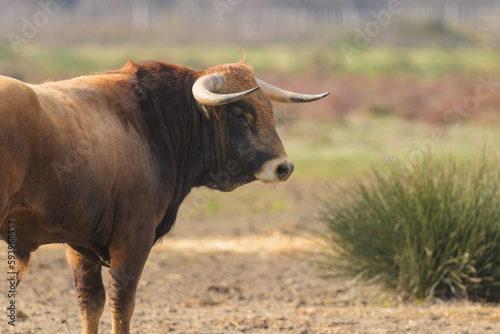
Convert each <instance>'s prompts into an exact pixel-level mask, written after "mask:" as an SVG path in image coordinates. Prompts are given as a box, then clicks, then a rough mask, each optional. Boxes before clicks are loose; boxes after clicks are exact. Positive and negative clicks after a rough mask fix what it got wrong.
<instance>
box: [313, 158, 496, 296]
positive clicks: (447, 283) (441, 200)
mask: <svg viewBox="0 0 500 334" xmlns="http://www.w3.org/2000/svg"><path fill="white" fill-rule="evenodd" d="M488 155H490V154H489V153H488ZM499 162H500V161H499V160H498V156H496V155H494V157H490V158H488V159H485V157H484V156H483V158H480V159H477V158H476V159H474V160H469V161H467V162H464V161H461V162H458V161H457V160H455V159H453V158H443V157H441V158H437V156H435V155H426V156H425V158H423V159H421V160H420V161H419V162H418V163H414V164H410V163H407V162H405V163H400V164H398V163H395V164H391V165H390V166H389V169H388V170H387V171H386V172H383V173H382V172H379V171H377V170H374V171H373V172H371V173H370V174H369V175H367V177H366V178H365V179H364V180H362V181H357V182H355V184H352V185H351V186H350V187H349V189H347V190H343V191H342V192H340V193H337V194H335V195H332V196H331V197H330V198H328V199H327V200H326V201H325V203H324V209H323V212H322V215H321V219H322V221H323V222H324V223H325V224H326V226H327V227H328V229H329V234H328V235H327V237H326V238H327V239H328V242H329V244H330V245H331V247H332V249H333V253H334V255H333V257H332V259H331V261H330V262H329V263H328V265H329V266H330V268H335V269H340V270H341V272H342V273H343V274H348V275H352V276H358V277H360V276H362V277H364V278H365V279H368V280H377V281H379V282H381V283H382V284H384V285H386V286H388V287H390V288H392V289H395V290H396V291H398V292H399V293H400V294H401V295H403V296H405V297H410V298H413V299H416V300H423V299H428V298H432V297H440V298H451V297H455V298H459V299H468V300H481V301H482V300H493V301H498V300H499V299H500V257H499V254H500V225H499V224H498V222H499V221H500V171H499V170H498V164H499Z"/></svg>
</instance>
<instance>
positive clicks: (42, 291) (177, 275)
mask: <svg viewBox="0 0 500 334" xmlns="http://www.w3.org/2000/svg"><path fill="white" fill-rule="evenodd" d="M260 189H261V188H259V186H250V187H249V188H248V189H247V190H245V191H243V192H241V193H238V194H237V195H236V198H240V199H241V198H245V196H247V195H248V194H251V193H253V192H257V193H258V192H259V191H261V190H260ZM296 189H301V191H300V192H298V193H300V194H301V195H300V196H299V195H293V196H291V198H290V201H291V202H292V203H295V204H294V205H296V206H298V205H299V203H301V198H303V196H304V192H306V195H307V191H308V190H307V187H306V188H304V187H299V185H297V184H295V185H294V184H293V183H291V184H290V185H288V186H286V187H285V188H283V189H282V190H279V189H276V190H274V189H273V190H272V191H270V193H272V192H274V194H273V195H272V196H276V194H278V195H279V194H280V191H283V192H291V193H294V191H295V190H296ZM311 189H314V187H311ZM311 191H312V190H311ZM195 195H196V194H195ZM221 196H223V197H218V198H219V200H220V201H221V202H225V201H226V197H224V196H226V195H221ZM228 196H230V195H228ZM259 196H260V195H259ZM262 196H264V195H262ZM228 198H229V197H228ZM189 203H191V205H192V202H189V201H188V203H187V204H188V205H189ZM252 203H255V202H252ZM248 205H249V206H251V205H250V204H248ZM252 205H253V204H252ZM260 205H261V204H258V205H257V207H259V206H260ZM232 206H233V205H232V203H230V205H229V206H228V208H227V209H226V208H221V209H220V210H219V211H218V212H217V213H215V214H210V213H208V212H207V211H203V210H201V209H200V215H201V216H203V217H205V218H199V219H195V218H193V219H188V220H186V221H184V222H183V224H182V225H179V226H177V228H176V230H175V232H174V233H173V234H172V235H170V236H168V237H167V238H165V239H164V240H163V242H162V243H161V244H160V245H157V246H155V248H154V249H153V251H152V253H151V255H150V257H149V260H148V263H147V264H146V268H145V270H144V273H143V275H142V279H141V282H140V286H139V290H138V292H137V300H136V309H135V313H134V317H133V319H132V333H167V332H173V333H281V332H284V333H303V334H306V333H438V332H439V333H499V332H500V308H499V307H498V306H497V305H481V304H469V303H444V302H435V303H432V304H425V305H418V306H417V305H413V304H409V305H404V304H402V303H400V302H398V301H397V299H396V298H395V297H394V296H392V295H390V294H389V293H385V292H384V291H382V290H381V289H380V288H378V287H377V286H370V285H362V284H359V282H355V281H346V280H342V279H339V278H325V277H324V274H325V273H324V272H322V271H321V270H320V269H318V267H317V266H316V264H317V261H318V260H319V259H320V258H321V252H320V250H321V248H320V244H319V243H318V241H317V240H315V239H312V238H311V237H310V236H309V235H307V234H304V233H302V230H303V228H300V226H301V224H302V223H303V220H304V219H305V218H304V216H303V215H300V214H298V212H297V210H289V211H287V210H275V211H273V210H271V211H267V210H262V211H259V210H257V209H255V210H254V209H252V210H249V212H241V214H242V215H244V217H247V220H245V219H243V218H241V219H240V223H238V224H236V223H234V220H235V219H234V215H233V216H232V217H233V218H232V219H231V220H232V221H233V224H232V225H231V224H230V222H229V220H228V219H227V218H226V219H225V218H224V217H229V213H228V212H229V211H230V210H231V207H232ZM228 210H229V211H228ZM302 210H305V211H307V209H301V210H300V211H302ZM192 217H195V216H194V215H193V216H192ZM242 217H243V216H242ZM250 217H252V218H250ZM297 217H298V218H297ZM301 217H302V218H301ZM255 220H257V221H266V222H269V223H267V224H260V225H257V226H256V225H255ZM197 224H198V225H197ZM195 226H198V228H194V227H195ZM291 226H292V227H291ZM6 254H7V250H6V247H5V245H4V244H3V243H2V244H1V246H0V264H5V270H4V269H2V270H3V271H4V272H5V271H6V266H7V265H6ZM104 276H105V279H106V280H107V271H105V273H104ZM4 277H5V279H4ZM4 277H2V279H1V284H0V308H1V309H2V310H3V311H0V333H37V334H38V333H47V334H48V333H50V334H53V333H78V332H79V331H80V330H81V323H80V314H79V310H78V306H77V301H76V294H75V290H74V287H73V279H72V276H71V273H70V270H69V268H68V265H67V263H66V259H65V256H64V247H63V246H61V245H51V246H44V247H41V248H40V249H39V250H38V251H37V252H35V253H34V254H33V258H32V261H31V267H30V271H29V272H28V274H26V276H25V277H24V278H23V282H22V284H21V285H20V286H19V288H18V290H17V294H16V308H17V311H18V313H17V320H16V326H15V327H12V326H9V325H8V318H7V310H6V307H7V306H8V301H9V299H8V298H7V291H8V282H7V280H6V279H7V274H4ZM100 328H101V332H102V333H108V332H110V329H111V324H110V312H109V307H108V306H107V307H106V309H105V312H104V314H103V317H102V318H101V327H100Z"/></svg>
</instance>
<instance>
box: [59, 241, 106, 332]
mask: <svg viewBox="0 0 500 334" xmlns="http://www.w3.org/2000/svg"><path fill="white" fill-rule="evenodd" d="M66 256H67V257H68V261H69V265H70V267H71V270H72V271H73V276H74V278H75V287H76V292H77V295H78V305H79V306H80V312H81V314H82V323H83V324H82V326H83V330H82V332H83V333H84V334H94V333H97V332H98V327H99V319H100V318H101V315H102V311H103V309H104V304H105V302H106V291H105V290H104V285H103V284H102V275H101V265H99V264H98V263H96V262H93V261H90V260H88V259H87V258H86V257H84V256H83V255H81V254H80V253H78V252H77V251H75V250H74V249H73V248H71V247H70V246H66Z"/></svg>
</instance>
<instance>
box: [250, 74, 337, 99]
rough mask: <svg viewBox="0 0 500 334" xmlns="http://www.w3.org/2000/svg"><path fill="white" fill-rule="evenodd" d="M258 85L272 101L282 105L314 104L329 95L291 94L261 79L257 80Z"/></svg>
mask: <svg viewBox="0 0 500 334" xmlns="http://www.w3.org/2000/svg"><path fill="white" fill-rule="evenodd" d="M256 80H257V83H258V84H259V86H260V88H262V90H263V91H264V93H266V94H267V96H269V98H270V99H271V100H272V101H276V102H282V103H302V102H312V101H316V100H319V99H322V98H324V97H325V96H327V95H328V94H330V93H329V92H327V93H323V94H317V95H309V94H299V93H294V92H289V91H287V90H284V89H281V88H278V87H275V86H273V85H270V84H268V83H267V82H265V81H262V80H260V79H256Z"/></svg>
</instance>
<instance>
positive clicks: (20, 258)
mask: <svg viewBox="0 0 500 334" xmlns="http://www.w3.org/2000/svg"><path fill="white" fill-rule="evenodd" d="M30 257H31V253H30V252H27V253H26V252H23V253H16V269H15V272H16V274H17V275H16V286H17V285H19V283H20V282H21V278H22V277H23V274H24V273H25V272H26V271H27V270H28V267H29V263H30Z"/></svg>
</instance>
